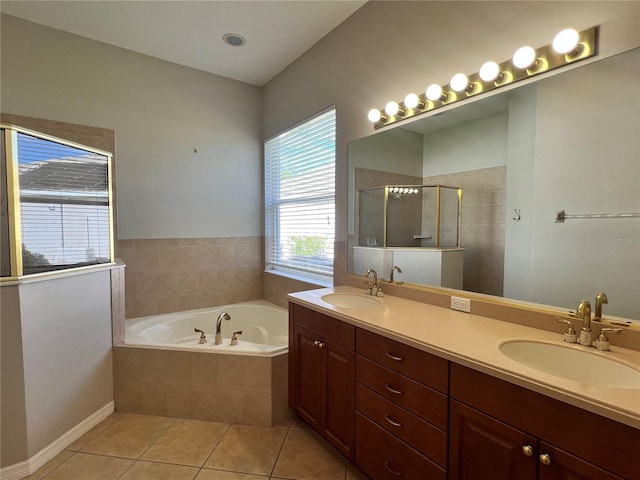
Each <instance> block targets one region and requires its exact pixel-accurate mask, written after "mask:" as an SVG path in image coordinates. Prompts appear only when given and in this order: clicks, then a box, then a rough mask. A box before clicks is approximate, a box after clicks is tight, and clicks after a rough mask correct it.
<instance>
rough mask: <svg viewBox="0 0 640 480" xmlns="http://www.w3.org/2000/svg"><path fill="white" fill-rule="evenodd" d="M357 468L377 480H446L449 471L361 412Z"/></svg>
mask: <svg viewBox="0 0 640 480" xmlns="http://www.w3.org/2000/svg"><path fill="white" fill-rule="evenodd" d="M356 465H358V467H360V468H361V469H362V471H364V472H365V473H366V474H367V475H369V476H370V477H371V478H374V479H375V480H397V479H398V478H401V479H403V480H426V479H428V480H445V479H446V476H447V474H446V471H445V470H444V469H443V468H442V467H440V466H438V465H436V464H435V463H433V462H432V461H431V460H429V459H428V458H427V457H425V456H423V455H420V453H418V452H417V451H416V450H414V449H413V448H411V447H410V446H408V445H407V444H406V443H404V442H402V441H401V440H399V439H397V438H396V437H394V436H393V435H391V434H390V433H388V432H387V431H385V430H384V429H382V428H380V427H379V426H378V425H376V424H375V423H373V422H372V421H371V420H369V419H367V418H366V417H365V416H363V415H362V414H360V413H356Z"/></svg>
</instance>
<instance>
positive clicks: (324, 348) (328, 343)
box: [289, 304, 355, 459]
mask: <svg viewBox="0 0 640 480" xmlns="http://www.w3.org/2000/svg"><path fill="white" fill-rule="evenodd" d="M354 349H355V328H354V327H353V326H351V325H349V324H347V323H345V322H341V321H339V320H336V319H334V318H331V317H328V316H326V315H323V314H321V313H318V312H315V311H313V310H310V309H307V308H304V307H301V306H299V305H296V304H289V352H290V353H289V406H290V407H291V408H293V409H294V410H295V411H296V412H297V413H298V415H300V417H302V418H303V419H304V420H305V421H306V422H307V423H309V425H311V426H312V427H313V428H314V429H315V430H316V431H317V432H318V433H320V434H321V435H322V436H323V437H324V438H325V439H326V440H327V441H328V442H329V443H331V444H332V445H333V446H334V447H335V448H336V449H337V450H338V451H339V452H341V453H342V454H343V455H344V456H345V457H347V458H348V459H353V457H354V455H353V452H354V438H355V390H354V389H355V353H354Z"/></svg>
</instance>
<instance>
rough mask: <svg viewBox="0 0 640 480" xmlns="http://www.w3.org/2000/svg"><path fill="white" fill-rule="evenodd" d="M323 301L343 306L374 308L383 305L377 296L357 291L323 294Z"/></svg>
mask: <svg viewBox="0 0 640 480" xmlns="http://www.w3.org/2000/svg"><path fill="white" fill-rule="evenodd" d="M322 301H323V302H327V303H330V304H331V305H333V306H335V307H342V308H373V307H380V306H381V305H382V303H381V302H380V300H379V299H378V298H377V297H372V296H371V295H358V294H357V293H329V294H327V295H323V296H322Z"/></svg>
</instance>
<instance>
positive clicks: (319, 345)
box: [313, 340, 324, 348]
mask: <svg viewBox="0 0 640 480" xmlns="http://www.w3.org/2000/svg"><path fill="white" fill-rule="evenodd" d="M313 344H314V345H315V346H316V347H318V348H324V342H321V341H320V340H316V341H314V342H313Z"/></svg>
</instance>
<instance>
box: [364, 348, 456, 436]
mask: <svg viewBox="0 0 640 480" xmlns="http://www.w3.org/2000/svg"><path fill="white" fill-rule="evenodd" d="M356 381H357V382H359V383H361V384H362V385H364V386H366V387H368V388H369V389H371V390H373V391H374V392H376V393H377V394H379V395H382V396H383V397H384V398H386V399H388V400H391V401H392V402H394V403H396V404H398V405H400V406H401V407H404V408H406V409H407V410H409V411H410V412H411V413H414V414H416V415H418V416H419V417H422V418H423V419H425V420H427V421H428V422H430V423H432V424H433V425H435V426H436V427H438V428H439V429H441V430H446V429H447V417H448V402H447V396H446V395H443V394H442V393H440V392H437V391H436V390H433V389H432V388H429V387H425V386H424V385H422V384H421V383H418V382H416V381H414V380H411V379H410V378H407V377H405V376H404V375H400V374H399V373H396V372H394V371H393V370H389V369H388V368H385V367H383V366H381V365H378V364H377V363H374V362H372V361H371V360H368V359H366V358H364V357H362V356H360V355H356Z"/></svg>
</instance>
